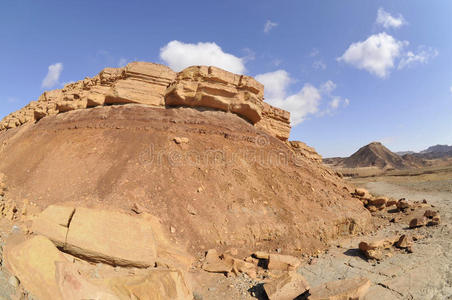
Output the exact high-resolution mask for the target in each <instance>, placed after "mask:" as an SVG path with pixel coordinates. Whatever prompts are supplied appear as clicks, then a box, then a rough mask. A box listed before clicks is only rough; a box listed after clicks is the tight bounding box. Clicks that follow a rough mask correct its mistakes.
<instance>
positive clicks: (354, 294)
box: [308, 277, 370, 300]
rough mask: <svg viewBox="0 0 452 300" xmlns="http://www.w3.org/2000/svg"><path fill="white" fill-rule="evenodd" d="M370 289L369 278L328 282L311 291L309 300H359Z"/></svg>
mask: <svg viewBox="0 0 452 300" xmlns="http://www.w3.org/2000/svg"><path fill="white" fill-rule="evenodd" d="M369 287H370V281H369V279H367V278H363V277H361V278H351V279H343V280H338V281H333V282H327V283H324V284H322V285H320V286H317V287H314V288H311V289H310V290H309V293H310V296H309V297H308V299H309V300H350V299H353V300H355V299H356V300H359V299H363V297H364V296H365V295H366V293H367V291H368V289H369Z"/></svg>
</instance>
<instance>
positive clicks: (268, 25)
mask: <svg viewBox="0 0 452 300" xmlns="http://www.w3.org/2000/svg"><path fill="white" fill-rule="evenodd" d="M276 26H278V23H275V22H272V21H270V20H267V22H266V23H265V25H264V32H265V33H269V32H270V30H272V29H273V28H274V27H276Z"/></svg>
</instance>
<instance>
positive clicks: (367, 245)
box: [358, 237, 398, 260]
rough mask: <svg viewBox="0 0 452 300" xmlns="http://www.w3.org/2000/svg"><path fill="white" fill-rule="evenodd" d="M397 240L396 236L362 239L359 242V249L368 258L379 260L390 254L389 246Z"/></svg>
mask: <svg viewBox="0 0 452 300" xmlns="http://www.w3.org/2000/svg"><path fill="white" fill-rule="evenodd" d="M397 240H398V237H390V238H383V239H376V240H373V241H363V242H361V243H359V246H358V247H359V250H361V251H362V252H363V253H364V254H365V256H366V257H367V258H369V259H376V260H381V259H383V258H384V257H385V256H388V255H390V250H391V247H392V246H393V245H394V243H395V242H396V241H397Z"/></svg>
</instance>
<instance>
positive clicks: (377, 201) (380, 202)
mask: <svg viewBox="0 0 452 300" xmlns="http://www.w3.org/2000/svg"><path fill="white" fill-rule="evenodd" d="M386 202H388V198H386V197H376V198H373V199H370V200H369V205H373V206H375V207H381V206H386Z"/></svg>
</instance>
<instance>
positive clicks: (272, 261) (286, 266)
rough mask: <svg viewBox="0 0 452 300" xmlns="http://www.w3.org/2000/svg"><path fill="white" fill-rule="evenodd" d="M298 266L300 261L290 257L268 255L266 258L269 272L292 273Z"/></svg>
mask: <svg viewBox="0 0 452 300" xmlns="http://www.w3.org/2000/svg"><path fill="white" fill-rule="evenodd" d="M299 265H300V260H299V259H298V258H296V257H293V256H290V255H282V254H270V255H269V257H268V269H269V270H281V271H293V270H295V269H296V268H297V267H298V266H299Z"/></svg>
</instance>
